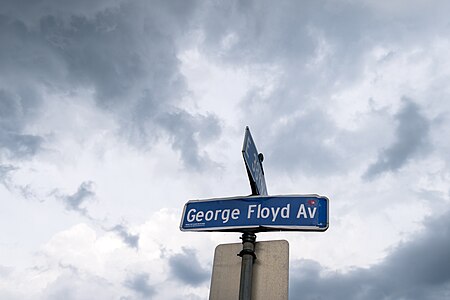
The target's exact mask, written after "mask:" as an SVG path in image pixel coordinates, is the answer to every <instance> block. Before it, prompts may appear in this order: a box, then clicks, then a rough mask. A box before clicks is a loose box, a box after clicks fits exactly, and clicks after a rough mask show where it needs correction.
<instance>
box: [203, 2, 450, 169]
mask: <svg viewBox="0 0 450 300" xmlns="http://www.w3.org/2000/svg"><path fill="white" fill-rule="evenodd" d="M379 3H381V2H375V1H374V2H370V1H369V2H361V1H338V2H336V1H279V2H277V3H276V5H273V2H272V1H226V2H223V1H222V2H221V1H219V2H209V3H208V5H206V8H207V9H206V11H207V13H205V15H204V18H203V19H202V20H203V22H204V23H203V26H202V29H203V33H204V36H205V38H204V42H203V44H202V46H203V47H204V48H201V50H202V51H203V53H206V54H208V55H210V56H212V57H214V58H215V59H220V60H221V61H223V62H225V63H229V64H230V65H246V66H255V67H256V68H262V69H263V70H264V67H265V66H273V68H274V70H275V72H274V73H275V74H277V75H276V76H274V77H275V78H276V80H269V81H268V84H269V85H272V87H271V88H270V92H261V89H263V88H264V87H257V88H255V89H254V90H252V91H250V92H249V95H248V97H247V99H245V101H244V102H243V103H242V105H241V106H240V108H241V111H240V113H241V115H242V119H245V120H246V124H248V125H250V127H251V128H254V129H255V130H258V131H260V132H264V133H267V135H266V136H268V137H269V136H270V138H271V139H272V142H271V143H270V144H271V145H272V144H277V143H278V142H280V141H283V142H284V141H287V143H290V144H291V145H290V146H301V148H299V147H289V149H287V150H286V151H282V152H280V153H282V154H283V155H286V154H287V155H288V156H289V157H290V158H292V160H291V161H292V162H294V165H296V166H301V167H305V168H307V169H308V164H309V163H308V159H310V160H311V161H313V162H314V163H315V164H318V166H319V171H320V172H321V173H322V174H323V173H327V172H332V173H333V172H336V171H337V170H339V169H338V168H339V167H341V168H348V167H349V166H348V160H347V161H346V164H344V163H340V162H341V161H344V160H345V157H339V155H338V153H337V151H335V147H336V146H337V148H338V149H349V148H350V147H351V144H352V141H345V140H340V137H341V135H346V134H347V133H346V132H341V131H340V130H338V129H337V128H335V126H333V124H332V123H333V122H332V120H333V116H332V115H331V114H332V113H333V112H332V111H330V112H329V113H330V115H327V114H323V113H322V114H316V112H317V111H321V112H324V111H327V109H329V103H331V102H332V101H334V100H333V97H334V96H335V93H336V91H337V92H339V91H342V90H343V89H344V90H345V88H347V87H352V86H353V85H355V83H356V84H357V83H358V82H359V81H360V80H361V78H364V76H365V75H366V73H367V67H368V66H367V61H368V58H371V57H373V53H374V51H375V50H376V49H383V51H386V53H387V54H385V56H384V58H383V57H382V58H380V60H379V61H378V63H380V64H382V63H383V59H385V60H386V59H389V58H390V57H391V58H392V56H394V57H395V55H396V54H402V53H404V51H409V50H411V51H412V50H413V49H426V47H427V44H428V42H431V39H432V38H436V37H440V38H442V39H443V40H446V39H447V36H448V34H449V31H450V27H449V26H448V21H447V19H448V18H447V17H446V16H445V14H443V13H442V10H441V8H442V7H447V8H448V5H449V4H448V3H446V2H442V1H441V2H438V3H439V4H438V5H437V6H423V7H420V8H418V7H414V8H413V7H402V5H400V4H398V3H397V4H392V9H390V6H391V4H386V3H383V4H379ZM400 7H401V9H400ZM433 7H434V8H433ZM436 7H440V8H439V9H436ZM424 11H427V12H428V14H426V13H424ZM431 11H433V13H430V12H431ZM431 16H434V17H431ZM270 70H271V69H270V68H269V71H267V72H268V73H270V72H271V71H270ZM370 96H371V95H368V97H370ZM355 101H365V100H364V99H355ZM313 116H314V117H313ZM307 119H308V121H309V123H306V122H304V121H305V120H307ZM320 123H323V126H324V129H326V130H319V131H318V130H316V129H315V127H316V126H317V124H320ZM344 130H346V129H344ZM305 131H311V133H307V132H305ZM362 134H364V135H366V134H367V132H363V133H362ZM353 136H354V139H363V138H364V137H363V136H360V137H358V136H356V135H353ZM290 138H292V139H293V141H292V140H289V139H290ZM286 139H287V140H286ZM308 141H310V142H311V143H312V144H313V145H312V148H315V149H314V150H310V152H312V153H304V152H307V151H306V150H304V148H305V147H308V146H306V145H310V144H308ZM345 143H347V144H345ZM366 147H372V145H366ZM360 150H361V151H365V149H360ZM314 151H316V152H314ZM274 154H275V151H274ZM302 155H305V156H304V158H302ZM361 157H362V156H361ZM293 158H296V160H293ZM321 158H323V160H321ZM364 159H365V158H364ZM291 161H290V162H291ZM353 162H355V161H354V160H352V163H353ZM278 163H279V165H277V167H279V168H286V167H289V165H288V164H287V163H286V162H285V161H283V160H281V159H280V160H279V162H278ZM355 163H359V164H361V163H363V162H362V161H356V162H355ZM335 164H338V165H339V167H336V166H335Z"/></svg>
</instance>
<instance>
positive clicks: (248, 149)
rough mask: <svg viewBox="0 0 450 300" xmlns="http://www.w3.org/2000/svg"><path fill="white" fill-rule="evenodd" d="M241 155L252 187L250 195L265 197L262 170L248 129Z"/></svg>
mask: <svg viewBox="0 0 450 300" xmlns="http://www.w3.org/2000/svg"><path fill="white" fill-rule="evenodd" d="M242 155H243V156H244V162H245V167H246V169H247V174H248V179H249V180H250V186H251V187H252V194H253V195H262V196H267V186H266V179H265V178H264V170H263V167H262V163H261V161H260V158H259V155H258V150H257V149H256V145H255V142H254V141H253V138H252V135H251V133H250V129H249V128H248V127H246V128H245V136H244V145H243V146H242Z"/></svg>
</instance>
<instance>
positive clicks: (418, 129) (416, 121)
mask: <svg viewBox="0 0 450 300" xmlns="http://www.w3.org/2000/svg"><path fill="white" fill-rule="evenodd" d="M403 104H404V106H403V108H402V109H401V110H400V111H399V113H398V114H397V115H396V116H395V120H396V121H397V122H398V125H397V128H396V130H395V141H394V143H393V144H392V145H391V146H389V147H388V148H386V149H384V150H383V151H382V152H381V153H380V154H379V155H378V159H377V161H376V162H375V163H374V164H372V165H371V166H370V167H369V168H368V170H367V171H366V173H365V174H364V177H365V178H366V179H372V178H374V177H375V176H377V175H379V174H381V173H383V172H386V171H397V170H398V169H400V168H401V167H402V166H403V165H405V164H406V163H407V162H408V160H410V159H411V158H412V157H413V156H414V155H416V154H419V153H423V152H424V151H425V150H426V149H427V148H429V147H430V144H429V129H430V122H429V121H428V120H427V119H426V117H425V116H424V115H423V114H422V112H421V111H420V107H419V106H418V105H417V104H415V103H414V102H412V101H410V100H408V99H406V98H405V99H403Z"/></svg>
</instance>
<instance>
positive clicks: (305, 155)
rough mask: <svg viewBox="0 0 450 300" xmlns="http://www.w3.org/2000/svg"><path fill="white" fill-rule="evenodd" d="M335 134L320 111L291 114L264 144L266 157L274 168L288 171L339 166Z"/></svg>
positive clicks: (326, 170)
mask: <svg viewBox="0 0 450 300" xmlns="http://www.w3.org/2000/svg"><path fill="white" fill-rule="evenodd" d="M293 129H294V130H293ZM335 134H336V129H335V128H334V126H333V124H332V123H331V122H330V121H329V120H328V119H327V117H326V116H324V115H323V113H322V112H320V111H316V112H311V113H310V114H306V115H303V116H299V117H297V118H293V119H292V120H290V121H288V122H287V123H286V124H285V125H284V126H280V127H279V129H278V130H277V131H276V132H275V135H274V137H273V139H271V143H270V144H269V145H268V147H267V148H268V149H270V150H269V152H268V157H271V163H272V162H273V164H274V165H275V167H276V168H282V169H285V170H288V171H290V172H292V171H294V170H298V169H300V170H302V172H305V174H306V173H308V174H310V175H313V174H323V173H330V172H334V171H336V170H337V169H338V168H339V167H340V166H339V161H340V160H339V158H340V157H339V156H338V155H337V154H336V152H337V151H336V148H335V141H334V140H333V139H334V137H335Z"/></svg>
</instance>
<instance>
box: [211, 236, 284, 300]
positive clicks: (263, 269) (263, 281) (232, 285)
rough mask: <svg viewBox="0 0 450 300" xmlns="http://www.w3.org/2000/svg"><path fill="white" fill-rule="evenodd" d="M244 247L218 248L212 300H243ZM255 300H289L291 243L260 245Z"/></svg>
mask: <svg viewBox="0 0 450 300" xmlns="http://www.w3.org/2000/svg"><path fill="white" fill-rule="evenodd" d="M241 249H242V244H241V243H236V244H222V245H219V246H217V247H216V251H215V253H214V264H213V270H212V276H211V288H210V290H209V291H210V292H209V300H229V299H239V279H240V269H241V258H240V257H239V256H237V255H236V253H239V251H240V250H241ZM255 251H256V253H257V257H258V258H257V259H256V260H255V262H254V264H253V280H252V283H253V284H252V299H253V300H287V299H288V289H289V243H288V242H287V241H285V240H278V241H263V242H256V244H255Z"/></svg>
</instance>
